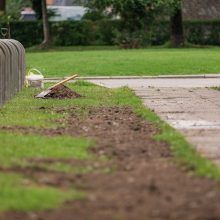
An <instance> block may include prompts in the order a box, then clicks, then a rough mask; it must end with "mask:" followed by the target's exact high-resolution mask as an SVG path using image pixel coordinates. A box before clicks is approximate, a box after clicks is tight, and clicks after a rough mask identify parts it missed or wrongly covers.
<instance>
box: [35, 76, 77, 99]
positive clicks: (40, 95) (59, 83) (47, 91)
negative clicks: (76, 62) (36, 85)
mask: <svg viewBox="0 0 220 220" xmlns="http://www.w3.org/2000/svg"><path fill="white" fill-rule="evenodd" d="M77 76H78V75H73V76H70V77H68V78H67V79H64V80H62V81H60V82H58V83H56V84H55V85H53V86H51V87H49V88H48V89H47V90H44V91H42V92H41V93H40V94H38V95H36V96H35V98H45V96H46V95H48V94H49V93H50V92H51V91H52V89H54V88H56V87H57V86H59V85H62V84H64V83H66V82H68V81H70V80H71V79H74V78H76V77H77Z"/></svg>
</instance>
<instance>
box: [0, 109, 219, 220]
mask: <svg viewBox="0 0 220 220" xmlns="http://www.w3.org/2000/svg"><path fill="white" fill-rule="evenodd" d="M65 111H66V112H68V113H69V115H70V117H69V118H68V119H67V120H68V126H67V127H66V128H57V129H36V128H35V129H33V128H31V129H30V130H28V128H26V129H24V128H22V127H16V128H15V130H16V131H20V132H24V133H29V132H30V133H31V132H34V133H38V134H41V135H43V134H46V135H51V136H54V135H63V134H67V135H72V136H85V137H92V138H94V139H95V140H96V142H97V145H96V147H95V148H93V149H92V152H93V153H94V154H95V155H96V156H103V155H104V156H107V157H110V158H111V160H110V161H109V162H110V164H107V167H109V166H110V167H113V172H111V173H105V172H95V173H85V174H82V173H62V172H50V171H46V170H42V169H36V167H35V168H32V169H31V167H29V168H27V169H25V168H22V169H20V170H19V168H15V169H14V171H16V172H21V173H22V174H25V175H26V176H28V177H31V179H32V180H33V181H36V183H38V184H39V185H49V186H55V187H60V188H71V187H72V186H74V187H75V188H77V189H79V190H83V191H85V192H86V193H87V195H88V196H87V197H86V198H85V199H82V200H79V201H68V202H66V203H65V204H63V205H62V206H61V207H59V208H57V209H54V210H48V211H42V212H31V213H19V212H8V213H4V214H2V215H0V220H6V219H7V220H15V219H16V220H31V219H36V220H60V219H65V220H73V219H77V220H78V219H79V220H113V219H119V220H219V219H220V209H219V204H220V184H219V183H216V182H214V181H211V180H209V179H207V178H200V177H197V176H193V175H189V174H187V173H186V172H185V171H184V170H183V169H180V168H179V167H177V166H176V164H175V163H174V162H173V160H172V154H171V153H170V151H169V148H168V145H167V143H165V142H159V141H155V140H154V139H152V136H153V135H155V134H156V133H158V132H159V131H158V129H155V128H154V127H153V126H152V125H151V124H150V123H148V122H147V121H145V120H143V119H142V118H140V117H137V116H136V115H135V114H134V113H133V112H132V110H131V109H130V108H125V107H111V108H98V109H91V110H90V113H89V115H88V117H85V118H77V117H76V109H74V108H72V109H70V110H65ZM2 129H7V130H11V131H12V130H13V128H12V127H5V128H2ZM180 147H181V146H180ZM32 162H33V164H35V163H36V164H41V163H53V162H56V159H52V158H51V159H46V160H42V159H35V160H34V158H33V159H32ZM66 163H68V164H71V165H74V164H78V165H82V166H87V165H89V166H93V167H103V165H105V163H106V161H105V162H102V161H101V160H97V161H95V160H91V161H89V162H88V161H87V162H85V164H83V163H82V164H81V162H79V161H74V160H66ZM103 163H104V164H103ZM1 171H2V172H13V169H11V170H8V171H7V170H1Z"/></svg>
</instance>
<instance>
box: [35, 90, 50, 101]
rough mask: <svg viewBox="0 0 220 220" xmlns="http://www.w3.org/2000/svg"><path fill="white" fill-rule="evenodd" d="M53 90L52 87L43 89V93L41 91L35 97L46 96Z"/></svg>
mask: <svg viewBox="0 0 220 220" xmlns="http://www.w3.org/2000/svg"><path fill="white" fill-rule="evenodd" d="M50 92H51V90H50V89H48V90H45V91H42V92H41V93H39V94H38V95H36V96H35V98H41V99H43V98H46V97H45V96H46V95H48V94H49V93H50Z"/></svg>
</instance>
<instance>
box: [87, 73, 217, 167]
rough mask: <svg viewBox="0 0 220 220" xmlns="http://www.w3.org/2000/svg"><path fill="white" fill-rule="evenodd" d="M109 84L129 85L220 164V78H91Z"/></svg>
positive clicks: (200, 149) (147, 103)
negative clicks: (219, 89) (218, 87)
mask: <svg viewBox="0 0 220 220" xmlns="http://www.w3.org/2000/svg"><path fill="white" fill-rule="evenodd" d="M89 81H91V82H93V83H96V84H98V85H102V86H105V87H108V88H116V87H121V86H128V87H130V88H131V89H133V90H134V91H135V93H136V95H138V96H139V97H141V98H142V100H143V103H144V105H145V106H146V107H147V108H149V109H151V110H153V111H154V112H155V113H156V114H157V115H159V117H160V118H161V119H163V120H164V121H166V122H167V123H168V124H170V125H171V126H172V127H174V128H175V129H177V130H178V131H179V132H180V133H182V134H183V135H184V136H185V137H186V139H187V140H188V142H190V143H191V144H192V145H193V146H194V147H195V148H196V149H197V150H198V152H200V153H201V154H202V155H203V156H205V157H207V158H208V159H210V160H212V161H213V162H214V163H215V164H216V165H217V166H219V167H220V91H216V90H213V89H210V88H208V87H214V86H220V78H218V77H213V78H212V77H210V78H175V79H174V78H164V79H162V78H155V79H151V78H148V79H136V78H134V79H110V78H108V79H90V80H89Z"/></svg>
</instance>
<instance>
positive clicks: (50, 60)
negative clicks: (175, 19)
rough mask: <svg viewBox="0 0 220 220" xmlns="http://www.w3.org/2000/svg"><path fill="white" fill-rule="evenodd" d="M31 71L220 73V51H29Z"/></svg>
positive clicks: (58, 73) (49, 73)
mask: <svg viewBox="0 0 220 220" xmlns="http://www.w3.org/2000/svg"><path fill="white" fill-rule="evenodd" d="M26 57H27V70H28V69H30V68H37V69H39V70H41V71H42V72H43V74H44V75H45V76H46V77H52V76H68V75H71V74H73V73H78V74H79V75H80V76H119V75H120V76H129V75H137V76H140V75H146V76H148V75H151V76H155V75H166V74H170V75H173V74H174V75H179V74H204V73H220V48H186V49H168V48H149V49H138V50H119V49H116V48H109V47H104V48H100V47H98V48H96V47H70V48H60V49H59V48H56V49H52V50H49V51H46V52H39V51H35V52H34V51H33V50H28V52H27V56H26Z"/></svg>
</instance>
